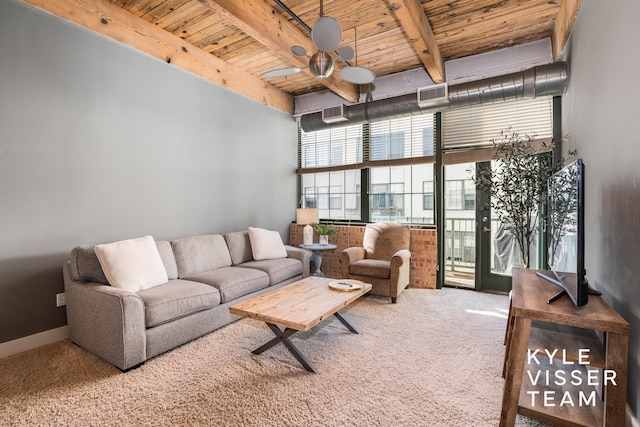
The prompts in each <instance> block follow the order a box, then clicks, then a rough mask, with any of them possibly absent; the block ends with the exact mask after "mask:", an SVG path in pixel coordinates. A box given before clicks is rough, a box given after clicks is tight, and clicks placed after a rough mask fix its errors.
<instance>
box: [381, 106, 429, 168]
mask: <svg viewBox="0 0 640 427" xmlns="http://www.w3.org/2000/svg"><path fill="white" fill-rule="evenodd" d="M369 126H370V130H369V159H368V160H369V161H370V162H371V163H372V164H373V163H374V162H379V161H385V163H386V164H394V163H396V164H402V163H406V162H393V160H398V159H415V158H422V157H428V156H433V150H434V147H433V133H434V132H433V128H434V117H433V114H420V115H414V116H408V117H400V118H396V119H390V120H380V121H376V122H371V123H370V125H369ZM389 161H391V162H389Z"/></svg>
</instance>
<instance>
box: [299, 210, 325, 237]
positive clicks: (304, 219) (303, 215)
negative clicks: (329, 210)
mask: <svg viewBox="0 0 640 427" xmlns="http://www.w3.org/2000/svg"><path fill="white" fill-rule="evenodd" d="M319 220H320V216H319V213H318V209H317V208H298V209H296V223H298V224H305V227H304V228H303V229H302V244H303V245H305V246H309V245H313V227H312V226H311V225H310V224H314V223H317V222H318V221H319Z"/></svg>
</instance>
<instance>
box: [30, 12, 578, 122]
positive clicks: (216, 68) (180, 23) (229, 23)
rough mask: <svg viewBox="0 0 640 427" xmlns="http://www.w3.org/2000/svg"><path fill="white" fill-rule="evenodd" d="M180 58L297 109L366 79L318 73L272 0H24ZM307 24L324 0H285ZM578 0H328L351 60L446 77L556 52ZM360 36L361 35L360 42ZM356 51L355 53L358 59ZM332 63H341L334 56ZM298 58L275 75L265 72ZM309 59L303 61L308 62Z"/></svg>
mask: <svg viewBox="0 0 640 427" xmlns="http://www.w3.org/2000/svg"><path fill="white" fill-rule="evenodd" d="M22 1H23V2H24V3H27V4H30V5H32V6H35V7H37V8H39V9H42V10H45V11H47V12H49V13H52V14H54V15H57V16H59V17H61V18H63V19H66V20H69V21H72V22H75V23H76V24H78V25H81V26H83V27H86V28H88V29H90V30H92V31H95V32H98V33H100V34H103V35H105V36H107V37H110V38H113V39H115V40H118V41H120V42H123V43H126V44H128V45H131V46H133V47H134V48H136V49H139V50H142V51H145V52H147V53H149V54H151V55H153V56H156V57H158V58H160V59H162V60H163V61H165V62H167V63H171V64H173V65H175V66H178V67H182V68H184V69H186V70H188V71H190V72H192V73H195V74H197V75H200V76H202V77H204V78H206V79H209V80H211V81H213V82H215V83H217V84H219V85H222V86H225V87H228V88H229V89H231V90H234V91H236V92H239V93H242V94H244V95H246V96H249V97H252V98H254V99H256V100H258V101H259V102H262V103H265V104H268V105H272V106H274V107H275V108H279V109H281V110H284V111H288V112H290V113H291V112H293V97H295V96H297V95H301V94H306V93H312V92H318V91H324V90H327V89H329V90H331V91H333V92H335V93H336V94H338V95H339V96H341V97H343V98H344V99H345V100H346V101H348V102H355V101H356V100H357V99H358V95H359V91H360V88H359V87H358V86H357V85H354V84H351V83H348V82H345V81H344V80H342V79H341V78H340V76H339V74H338V73H337V72H334V73H333V74H332V75H331V76H330V77H329V78H327V79H319V78H317V77H315V76H314V75H313V74H311V72H310V71H309V69H308V67H307V65H308V59H307V58H305V57H298V56H295V55H293V54H292V53H291V52H290V47H291V46H294V45H299V46H303V47H305V48H306V49H307V51H308V52H309V54H312V53H313V52H315V51H316V50H317V49H316V48H315V47H314V45H313V42H312V41H311V37H310V34H309V32H308V31H307V30H306V29H305V28H304V27H303V26H302V25H300V24H299V23H298V22H297V21H296V20H295V19H294V18H293V17H292V16H291V15H290V14H288V13H287V12H286V11H285V10H284V9H283V8H282V7H281V5H279V4H277V1H273V0H22ZM281 3H282V4H284V5H285V6H286V7H287V8H288V9H289V10H290V11H292V12H293V13H294V14H295V15H297V16H298V17H299V18H300V19H301V20H302V21H303V22H304V23H306V24H307V25H308V26H309V27H312V26H313V24H314V22H315V21H316V20H317V19H318V18H319V16H320V1H319V0H281ZM580 4H581V0H350V1H346V0H325V1H324V3H323V9H324V14H325V15H328V16H331V17H333V18H335V19H336V20H338V22H339V23H340V25H341V26H342V29H343V38H342V42H341V44H340V45H341V46H342V45H350V46H351V47H354V48H355V49H356V53H357V57H356V58H355V59H354V60H351V61H350V63H351V65H358V66H361V67H366V68H369V69H371V70H373V71H374V72H375V74H376V76H378V77H380V76H386V75H390V74H394V73H398V72H402V71H406V70H411V69H415V68H419V67H423V68H424V69H425V70H426V71H427V72H428V73H429V75H430V76H431V78H432V80H433V81H434V82H436V83H440V82H445V81H446V75H445V69H444V62H445V61H448V60H451V59H456V58H462V57H466V56H469V55H475V54H479V53H484V52H488V51H491V50H495V49H500V48H504V47H509V46H513V45H517V44H522V43H526V42H531V41H535V40H539V39H543V38H547V37H548V38H551V41H552V46H553V50H554V56H555V59H559V58H560V56H561V54H562V52H563V50H564V47H565V45H566V43H567V39H568V37H569V34H570V32H571V29H572V27H573V24H574V21H575V19H576V16H577V13H578V10H579V8H580ZM356 37H357V44H356ZM356 60H357V61H356ZM335 63H336V68H337V69H340V68H341V67H343V66H344V64H343V63H342V62H341V61H339V60H336V61H335ZM289 67H300V68H303V70H302V71H301V72H299V73H296V74H293V75H290V76H287V77H278V78H271V79H263V78H261V77H260V75H261V74H262V73H264V72H266V71H270V70H275V69H280V68H289ZM304 67H307V68H304Z"/></svg>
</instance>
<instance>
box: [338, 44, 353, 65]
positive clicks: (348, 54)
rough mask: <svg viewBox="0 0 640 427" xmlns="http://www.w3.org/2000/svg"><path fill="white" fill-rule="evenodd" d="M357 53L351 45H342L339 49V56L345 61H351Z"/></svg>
mask: <svg viewBox="0 0 640 427" xmlns="http://www.w3.org/2000/svg"><path fill="white" fill-rule="evenodd" d="M354 55H355V52H354V51H353V48H352V47H351V46H342V47H341V48H340V49H338V56H339V57H340V59H342V60H343V61H351V60H352V59H353V57H354Z"/></svg>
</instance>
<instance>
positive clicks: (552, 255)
mask: <svg viewBox="0 0 640 427" xmlns="http://www.w3.org/2000/svg"><path fill="white" fill-rule="evenodd" d="M548 191H549V204H548V217H547V218H548V237H549V247H548V251H549V253H548V262H549V266H550V268H551V270H552V271H553V273H554V275H555V279H556V281H557V282H559V283H556V284H557V285H558V286H561V287H562V288H563V290H564V291H566V293H567V294H568V295H569V297H570V298H571V300H572V301H573V302H574V304H575V305H576V306H578V307H580V306H583V305H585V304H586V303H587V299H588V285H587V281H586V278H585V269H584V164H583V163H582V160H581V159H578V160H575V161H573V162H571V163H570V164H568V165H567V166H565V167H564V168H562V169H561V170H560V171H558V172H557V173H555V174H554V175H553V176H552V177H551V178H550V179H549V182H548ZM551 281H552V282H553V280H551ZM554 283H555V282H554Z"/></svg>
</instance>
